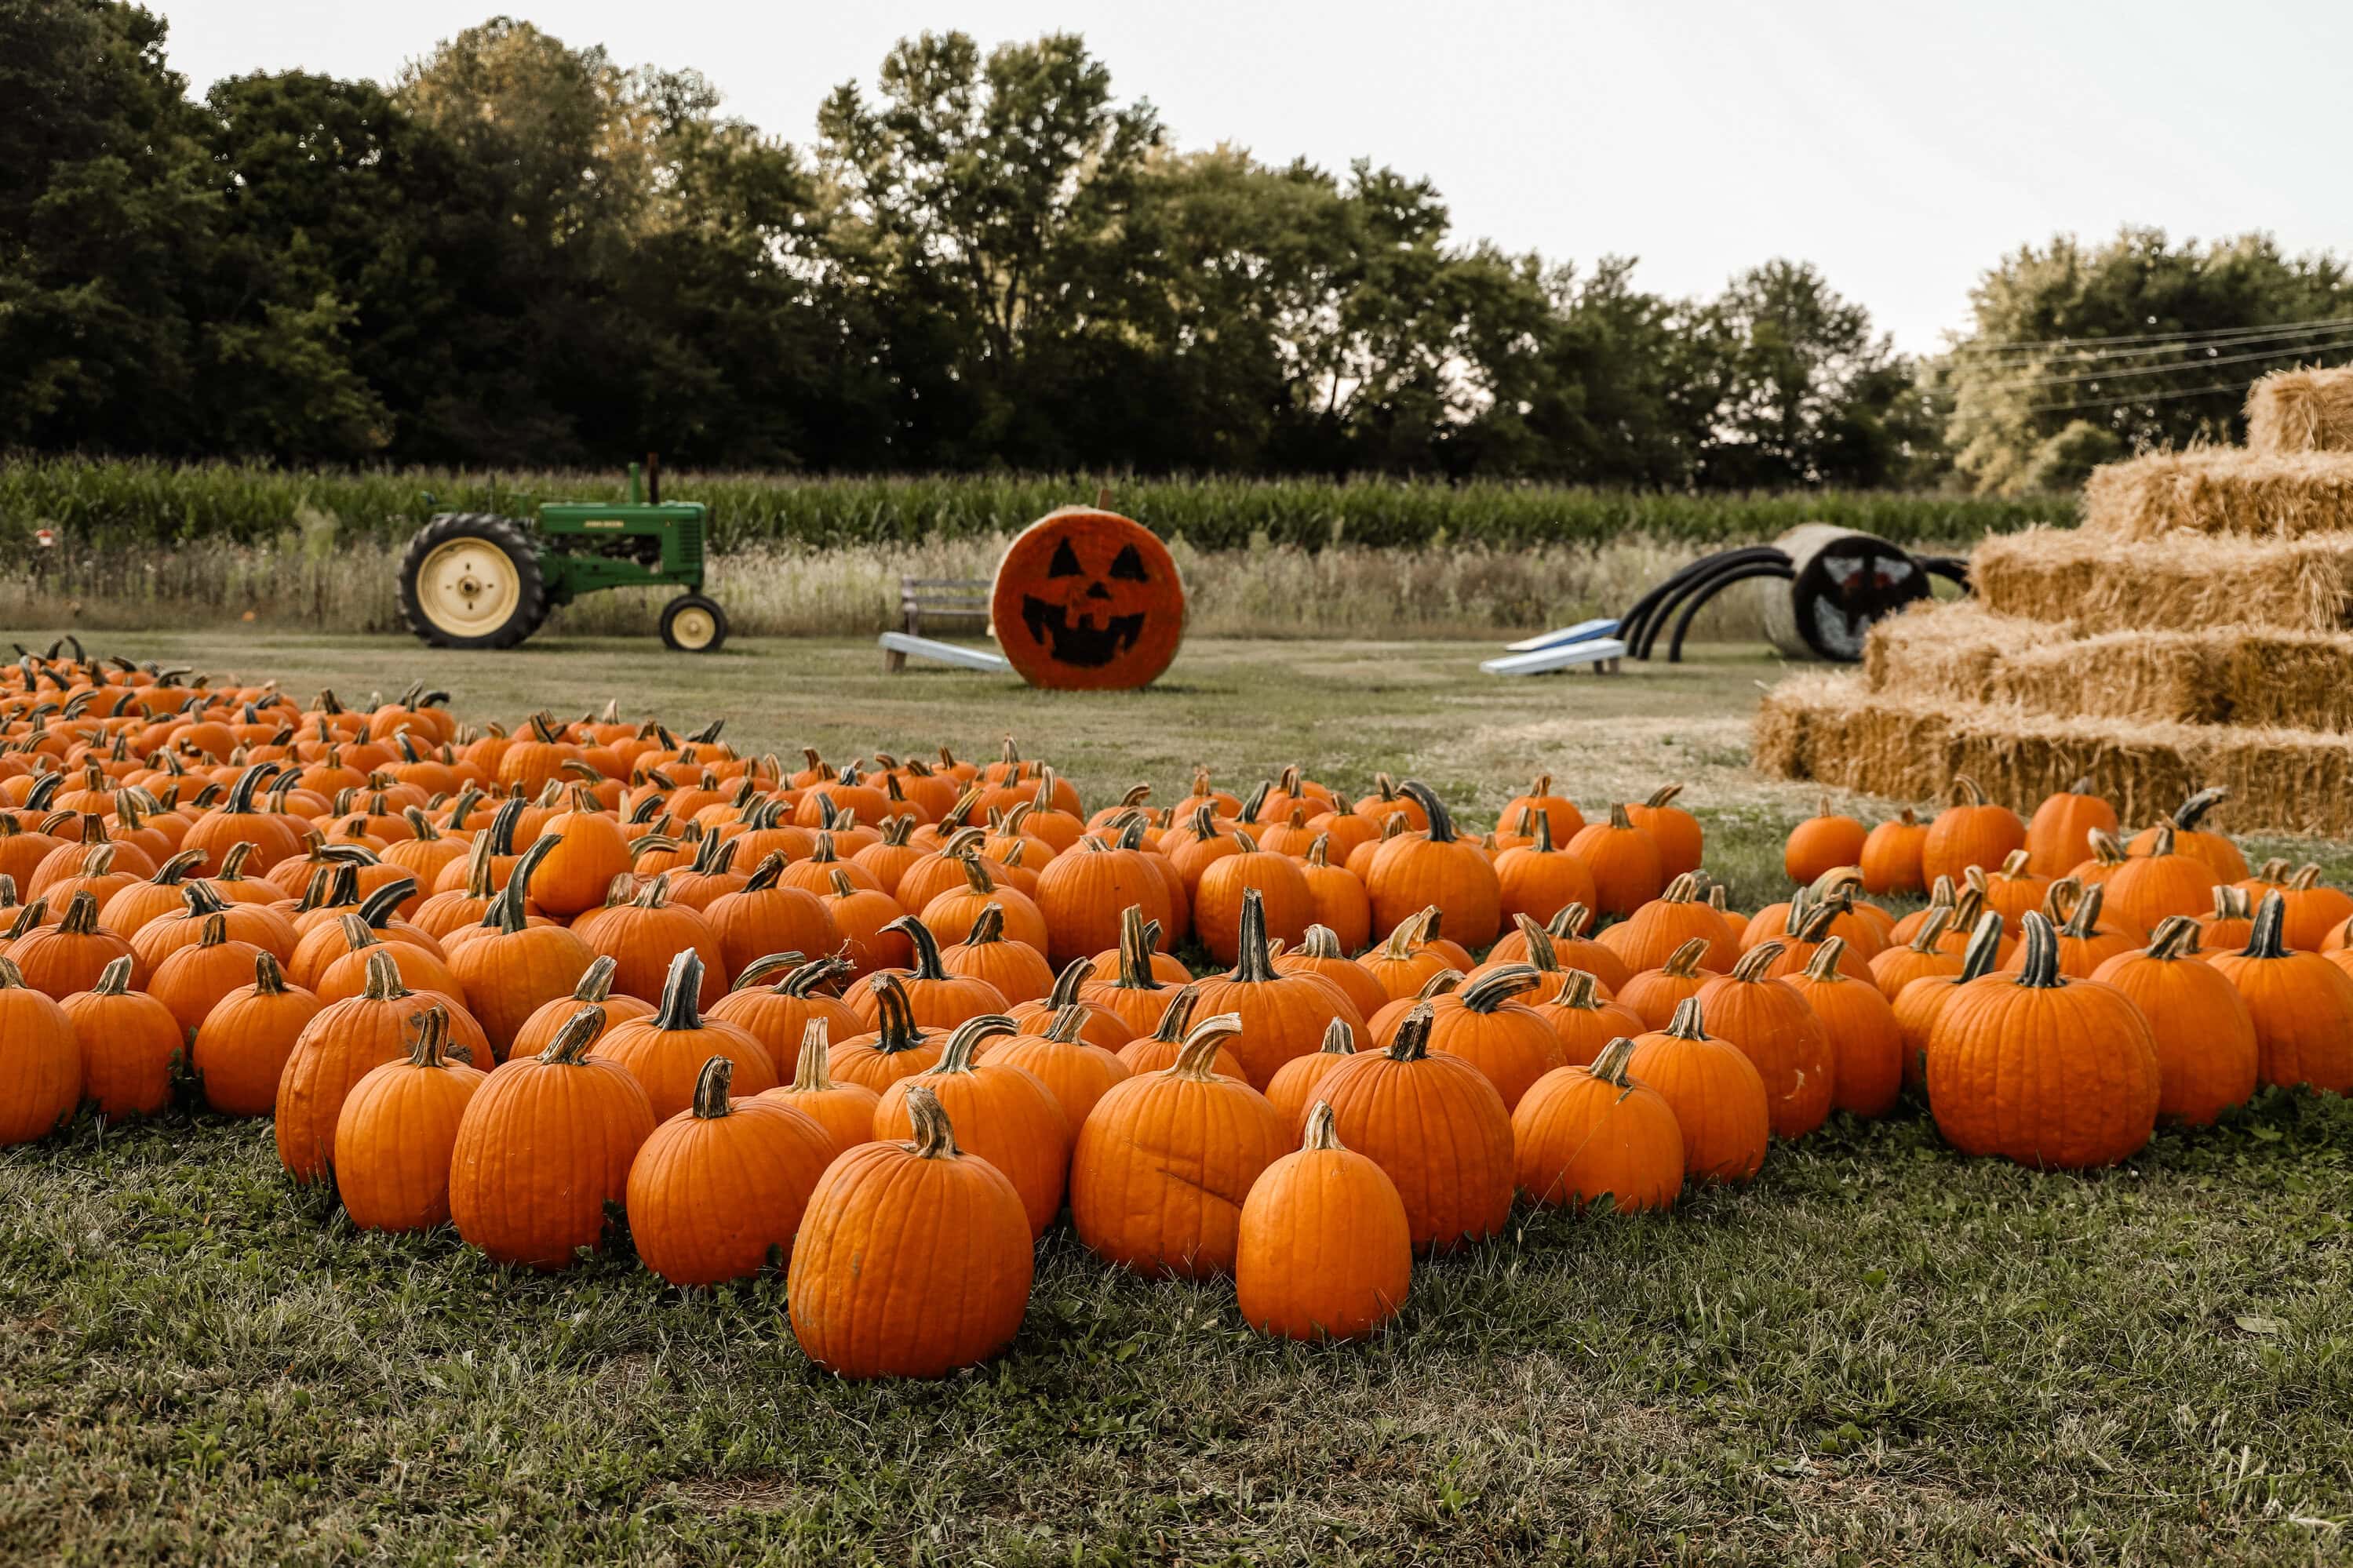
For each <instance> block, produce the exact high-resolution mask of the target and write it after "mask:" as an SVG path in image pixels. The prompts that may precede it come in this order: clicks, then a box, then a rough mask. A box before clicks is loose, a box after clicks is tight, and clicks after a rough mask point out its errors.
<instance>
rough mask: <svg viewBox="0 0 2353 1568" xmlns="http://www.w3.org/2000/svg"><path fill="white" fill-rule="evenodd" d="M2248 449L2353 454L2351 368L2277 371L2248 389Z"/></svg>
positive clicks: (2253, 450) (2350, 366)
mask: <svg viewBox="0 0 2353 1568" xmlns="http://www.w3.org/2000/svg"><path fill="white" fill-rule="evenodd" d="M2247 449H2248V450H2249V451H2252V452H2260V453H2263V454H2265V455H2268V456H2277V455H2279V454H2282V453H2286V452H2353V365H2336V366H2332V367H2330V368H2328V369H2326V370H2323V369H2317V368H2316V369H2311V370H2275V371H2274V372H2272V374H2269V375H2267V376H2264V377H2263V379H2262V380H2260V381H2258V382H2256V383H2255V384H2254V385H2253V387H2252V388H2250V389H2249V390H2248V393H2247Z"/></svg>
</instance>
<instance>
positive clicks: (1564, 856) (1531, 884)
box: [1495, 812, 1596, 921]
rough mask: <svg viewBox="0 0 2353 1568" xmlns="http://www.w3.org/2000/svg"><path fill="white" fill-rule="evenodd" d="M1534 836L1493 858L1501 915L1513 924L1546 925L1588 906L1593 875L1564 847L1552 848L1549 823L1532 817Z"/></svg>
mask: <svg viewBox="0 0 2353 1568" xmlns="http://www.w3.org/2000/svg"><path fill="white" fill-rule="evenodd" d="M1534 820H1535V837H1534V839H1533V840H1532V841H1531V842H1529V843H1528V844H1525V845H1523V846H1515V847H1512V848H1509V849H1506V850H1504V852H1503V853H1502V854H1500V855H1498V856H1496V857H1495V879H1496V882H1497V885H1498V886H1500V887H1501V888H1502V889H1503V895H1504V915H1505V916H1507V917H1508V918H1510V919H1512V920H1514V921H1516V920H1518V919H1519V918H1520V917H1522V916H1524V915H1525V916H1533V917H1535V919H1537V920H1539V921H1548V920H1550V919H1552V917H1553V916H1555V915H1556V914H1558V913H1560V911H1561V910H1564V909H1566V908H1567V907H1568V906H1569V905H1571V904H1588V905H1589V904H1591V903H1592V902H1593V900H1594V899H1595V897H1596V894H1595V891H1594V886H1593V873H1592V872H1591V871H1589V870H1588V869H1587V868H1586V865H1585V862H1584V861H1583V860H1582V859H1581V858H1578V857H1577V856H1576V855H1575V854H1572V853H1571V852H1570V851H1569V849H1568V847H1567V844H1566V843H1563V844H1562V845H1561V846H1560V847H1555V846H1554V843H1553V833H1552V822H1551V819H1550V818H1548V817H1546V816H1545V815H1544V814H1543V813H1541V812H1538V813H1535V814H1534Z"/></svg>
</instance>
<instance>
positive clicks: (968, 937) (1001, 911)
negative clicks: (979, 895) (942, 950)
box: [964, 902, 1005, 947]
mask: <svg viewBox="0 0 2353 1568" xmlns="http://www.w3.org/2000/svg"><path fill="white" fill-rule="evenodd" d="M1004 940H1005V906H1004V905H1003V904H1000V903H996V902H990V903H987V904H983V905H982V906H981V910H980V913H978V914H976V915H975V916H973V917H972V929H971V930H970V931H966V932H965V938H964V945H965V946H966V947H986V946H987V945H988V944H989V943H990V942H1003V941H1004Z"/></svg>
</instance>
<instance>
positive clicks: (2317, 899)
mask: <svg viewBox="0 0 2353 1568" xmlns="http://www.w3.org/2000/svg"><path fill="white" fill-rule="evenodd" d="M2280 901H2281V902H2282V904H2284V906H2285V910H2286V915H2285V919H2286V925H2285V927H2284V940H2285V941H2286V942H2287V945H2288V946H2290V947H2292V948H2295V949H2296V950H2297V951H2298V952H2319V951H2320V950H2321V949H2322V948H2324V947H2326V946H2327V944H2328V938H2329V934H2330V933H2331V932H2332V931H2336V930H2337V928H2338V927H2340V926H2342V925H2344V924H2345V922H2346V921H2348V920H2353V897H2348V896H2347V895H2346V894H2345V893H2344V892H2342V891H2341V890H2339V889H2336V888H2327V887H2323V886H2322V885H2321V883H2320V868H2319V867H2317V866H2299V867H2297V868H2296V869H2295V872H2294V874H2293V875H2291V876H2290V877H2289V878H2288V879H2287V886H2286V887H2285V888H2284V889H2282V890H2281V893H2280ZM2185 912H2188V913H2197V912H2199V911H2196V910H2189V911H2185Z"/></svg>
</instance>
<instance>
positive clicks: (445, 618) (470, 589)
mask: <svg viewBox="0 0 2353 1568" xmlns="http://www.w3.org/2000/svg"><path fill="white" fill-rule="evenodd" d="M521 599H522V574H521V573H519V572H517V571H516V570H515V563H514V562H513V561H512V560H511V559H509V558H508V556H507V552H505V551H503V550H501V549H500V548H499V547H498V546H497V545H495V544H492V543H491V542H490V541H489V540H487V539H453V540H451V541H450V542H448V543H447V544H445V545H443V546H441V547H440V548H439V549H438V550H436V551H435V552H433V553H432V554H430V555H428V556H427V557H426V558H425V564H424V566H423V567H421V568H420V569H419V570H418V571H417V608H418V609H419V610H420V611H422V612H424V616H425V618H426V619H427V620H428V621H431V622H432V623H433V624H434V625H435V626H438V627H440V628H441V629H442V630H443V631H445V632H448V634H449V635H450V636H452V637H487V636H489V635H490V634H491V633H492V632H494V631H496V630H498V629H499V628H500V627H501V626H505V625H506V624H507V622H508V620H509V619H510V618H512V616H513V615H514V611H515V605H516V603H517V602H518V601H520V600H521Z"/></svg>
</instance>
